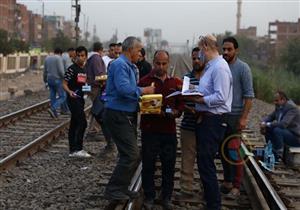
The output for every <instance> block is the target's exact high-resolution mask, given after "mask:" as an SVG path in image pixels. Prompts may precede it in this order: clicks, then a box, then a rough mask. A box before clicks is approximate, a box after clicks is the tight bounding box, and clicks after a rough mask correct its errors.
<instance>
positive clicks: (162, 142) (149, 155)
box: [142, 131, 177, 200]
mask: <svg viewBox="0 0 300 210" xmlns="http://www.w3.org/2000/svg"><path fill="white" fill-rule="evenodd" d="M176 149H177V139H176V133H174V134H165V133H145V132H143V131H142V162H143V169H142V185H143V190H144V194H145V198H146V199H155V184H154V173H155V168H156V167H155V163H156V160H157V156H159V158H160V162H161V169H162V173H161V174H162V181H161V196H162V199H163V200H170V199H171V196H172V192H173V187H174V173H175V162H176Z"/></svg>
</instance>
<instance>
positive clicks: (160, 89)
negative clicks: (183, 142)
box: [139, 70, 184, 134]
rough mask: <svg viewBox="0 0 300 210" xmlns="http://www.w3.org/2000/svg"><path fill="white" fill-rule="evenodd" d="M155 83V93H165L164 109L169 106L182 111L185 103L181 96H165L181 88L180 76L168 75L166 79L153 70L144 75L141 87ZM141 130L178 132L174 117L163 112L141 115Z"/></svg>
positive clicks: (140, 83)
mask: <svg viewBox="0 0 300 210" xmlns="http://www.w3.org/2000/svg"><path fill="white" fill-rule="evenodd" d="M152 82H154V84H155V94H162V95H163V104H162V110H163V111H165V110H166V108H167V106H168V107H169V108H171V109H177V110H179V111H182V110H183V109H184V103H183V101H182V100H180V98H179V97H170V98H165V97H166V96H167V95H169V94H171V93H172V92H174V91H176V90H180V89H181V86H182V81H181V80H180V79H178V78H174V77H167V78H166V79H165V80H164V81H162V80H161V79H159V78H158V77H156V76H155V73H154V71H153V70H152V71H151V72H150V73H149V74H148V75H146V76H145V77H143V78H142V79H141V80H140V82H139V85H140V86H141V87H145V86H150V85H151V83H152ZM140 126H141V130H142V131H143V132H155V133H167V134H174V133H176V122H175V119H174V118H170V117H166V116H163V115H162V114H160V115H159V114H145V115H142V116H141V123H140Z"/></svg>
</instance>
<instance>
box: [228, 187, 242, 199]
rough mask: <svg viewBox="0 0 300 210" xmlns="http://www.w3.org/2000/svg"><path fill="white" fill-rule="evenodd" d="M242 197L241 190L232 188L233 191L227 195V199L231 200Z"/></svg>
mask: <svg viewBox="0 0 300 210" xmlns="http://www.w3.org/2000/svg"><path fill="white" fill-rule="evenodd" d="M239 196H240V190H239V189H237V188H232V189H231V191H230V192H229V193H228V194H226V195H225V197H226V198H228V199H231V200H236V199H237V198H238V197H239Z"/></svg>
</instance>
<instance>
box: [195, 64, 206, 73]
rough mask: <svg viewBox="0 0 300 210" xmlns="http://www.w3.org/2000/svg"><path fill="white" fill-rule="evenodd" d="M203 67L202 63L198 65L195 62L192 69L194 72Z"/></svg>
mask: <svg viewBox="0 0 300 210" xmlns="http://www.w3.org/2000/svg"><path fill="white" fill-rule="evenodd" d="M203 69H204V65H200V64H195V65H194V66H193V70H194V71H196V72H200V71H202V70H203Z"/></svg>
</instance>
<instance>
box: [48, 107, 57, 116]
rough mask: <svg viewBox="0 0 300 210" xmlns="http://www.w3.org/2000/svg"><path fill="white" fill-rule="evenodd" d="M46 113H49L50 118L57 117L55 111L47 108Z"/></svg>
mask: <svg viewBox="0 0 300 210" xmlns="http://www.w3.org/2000/svg"><path fill="white" fill-rule="evenodd" d="M48 112H49V114H50V116H51V117H52V118H57V117H58V115H57V112H56V110H54V109H51V108H49V109H48Z"/></svg>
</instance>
